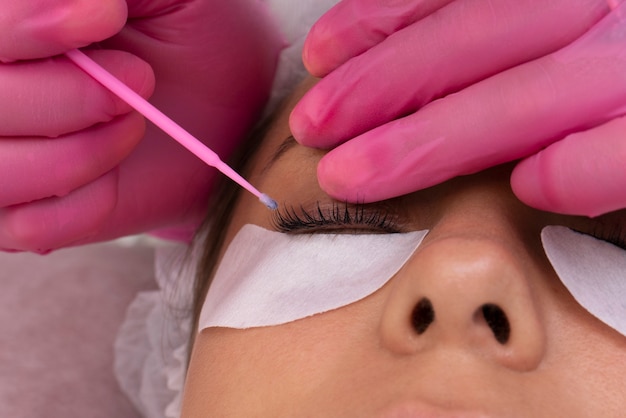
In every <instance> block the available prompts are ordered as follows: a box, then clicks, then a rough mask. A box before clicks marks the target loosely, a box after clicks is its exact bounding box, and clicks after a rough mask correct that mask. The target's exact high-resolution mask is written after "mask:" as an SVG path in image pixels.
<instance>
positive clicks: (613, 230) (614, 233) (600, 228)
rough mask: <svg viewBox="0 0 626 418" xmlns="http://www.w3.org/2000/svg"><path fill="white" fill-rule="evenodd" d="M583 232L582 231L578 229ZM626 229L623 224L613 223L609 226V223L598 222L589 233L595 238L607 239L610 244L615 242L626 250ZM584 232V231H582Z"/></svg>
mask: <svg viewBox="0 0 626 418" xmlns="http://www.w3.org/2000/svg"><path fill="white" fill-rule="evenodd" d="M578 232H581V231H578ZM625 232H626V231H624V228H622V226H621V225H613V226H611V227H609V226H608V225H601V224H598V225H596V226H595V227H594V228H593V231H591V232H590V233H588V235H591V236H592V237H594V238H597V239H599V240H602V241H606V242H608V243H610V244H613V245H615V246H617V247H619V248H621V249H622V250H626V234H625ZM581 233H584V232H581Z"/></svg>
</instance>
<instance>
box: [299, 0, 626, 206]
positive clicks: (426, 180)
mask: <svg viewBox="0 0 626 418" xmlns="http://www.w3.org/2000/svg"><path fill="white" fill-rule="evenodd" d="M625 7H626V6H624V5H623V6H620V7H619V8H618V9H617V10H616V11H614V12H613V13H611V14H610V15H609V16H607V14H608V13H609V10H610V9H609V6H608V4H607V2H606V0H595V1H589V0H555V1H550V2H540V3H538V2H537V1H535V0H501V1H495V2H494V1H484V0H464V1H459V0H457V1H452V0H422V1H393V2H388V5H387V6H381V2H380V1H375V0H343V1H342V2H340V3H339V4H338V5H337V6H336V7H335V8H334V9H331V11H329V12H328V13H327V14H326V15H325V16H323V17H322V18H321V19H320V21H319V22H318V23H317V24H316V25H315V26H314V27H313V29H312V30H311V32H310V34H309V37H308V39H307V42H306V44H305V49H304V53H303V56H304V60H305V62H306V65H307V68H308V69H309V71H310V72H312V73H313V74H314V75H317V76H326V77H325V78H323V79H322V80H321V81H320V82H319V83H318V84H317V86H315V87H314V88H313V89H312V90H311V91H309V93H308V94H307V95H306V96H305V97H304V98H303V99H302V101H301V102H300V103H299V104H298V106H297V107H296V108H295V109H294V111H293V113H292V115H291V119H290V124H291V129H292V132H293V134H294V136H295V138H296V139H297V140H298V141H299V142H301V143H303V144H304V145H308V146H314V147H322V148H330V147H335V146H338V145H339V146H338V147H337V148H335V149H334V150H332V151H331V152H330V153H328V154H327V155H326V156H325V157H324V158H323V159H322V161H321V162H320V165H319V167H318V177H319V181H320V184H321V186H322V187H323V188H324V189H325V190H326V191H327V192H329V193H330V194H331V195H333V196H334V197H336V198H338V199H342V200H350V201H365V202H369V201H376V200H381V199H385V198H389V197H393V196H398V195H401V194H404V193H408V192H412V191H415V190H419V189H422V188H425V187H428V186H431V185H434V184H437V183H439V182H441V181H444V180H446V179H449V178H451V177H454V176H457V175H463V174H469V173H473V172H476V171H479V170H482V169H485V168H487V167H489V166H492V165H496V164H500V163H503V162H506V161H513V160H516V159H520V158H523V157H526V156H531V157H529V158H528V159H527V160H525V161H523V162H522V163H521V164H519V165H518V166H517V168H516V169H515V171H514V173H513V176H512V185H513V188H514V191H515V192H516V193H517V195H518V196H519V197H520V198H521V199H522V200H524V201H525V202H527V203H529V204H531V205H533V206H536V207H538V208H541V209H546V210H551V211H557V212H563V213H570V214H585V215H597V214H600V213H604V212H608V211H612V210H615V209H619V208H625V207H626V192H624V190H626V174H625V171H624V169H623V166H624V163H626V147H625V146H624V145H622V144H626V141H624V137H625V136H626V133H624V132H626V130H624V128H625V127H626V121H624V120H615V121H614V122H610V123H608V124H606V125H605V126H603V125H602V124H604V123H605V122H607V121H609V120H611V119H613V118H615V117H616V116H618V115H621V114H623V113H624V112H626V108H625V107H624V106H626V85H625V84H624V83H623V80H624V78H625V77H626V53H625V52H624V51H626V39H625V38H624V36H623V35H622V33H626V20H625V21H624V22H622V21H621V20H622V17H621V16H622V15H623V16H626V8H625ZM605 16H606V18H605ZM624 19H626V17H625V18H624ZM594 25H595V26H594ZM592 26H594V28H593V29H592V30H591V31H590V32H589V33H587V34H585V32H587V31H588V30H589V28H590V27H592ZM583 34H585V35H583ZM577 132H578V133H577ZM573 133H576V134H573ZM569 134H573V135H569ZM563 138H565V139H564V140H563ZM340 144H343V145H340ZM544 147H547V148H546V149H545V150H544V151H541V152H540V150H542V149H543V148H544ZM537 153H538V154H537Z"/></svg>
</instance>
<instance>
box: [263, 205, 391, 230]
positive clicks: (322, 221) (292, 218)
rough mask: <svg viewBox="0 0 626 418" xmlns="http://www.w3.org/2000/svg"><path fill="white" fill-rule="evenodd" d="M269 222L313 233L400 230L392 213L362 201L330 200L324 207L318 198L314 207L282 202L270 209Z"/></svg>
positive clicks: (278, 228)
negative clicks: (271, 213)
mask: <svg viewBox="0 0 626 418" xmlns="http://www.w3.org/2000/svg"><path fill="white" fill-rule="evenodd" d="M272 225H273V226H274V228H275V229H276V230H277V231H279V232H284V233H292V234H293V233H312V232H321V231H333V230H346V229H350V227H352V229H353V230H357V229H359V230H361V229H362V230H366V231H370V232H378V233H398V232H401V231H400V228H399V227H398V226H397V222H396V220H395V219H394V217H393V216H390V215H389V214H388V213H386V212H384V211H382V210H380V209H375V208H367V207H366V205H363V204H349V203H343V204H340V203H336V202H335V203H333V204H332V206H329V207H326V208H323V207H322V205H321V204H320V202H317V204H316V208H315V209H314V210H313V211H308V210H307V209H305V208H304V206H302V205H301V206H299V207H298V208H297V209H296V208H295V207H293V206H281V207H280V208H279V209H278V210H277V211H275V212H274V213H273V216H272Z"/></svg>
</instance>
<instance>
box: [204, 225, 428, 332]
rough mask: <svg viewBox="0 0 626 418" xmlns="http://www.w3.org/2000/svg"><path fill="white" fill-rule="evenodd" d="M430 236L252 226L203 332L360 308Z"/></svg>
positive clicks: (232, 255)
mask: <svg viewBox="0 0 626 418" xmlns="http://www.w3.org/2000/svg"><path fill="white" fill-rule="evenodd" d="M427 232H428V231H417V232H409V233H402V234H311V235H309V234H302V235H288V234H283V233H280V232H273V231H268V230H266V229H263V228H261V227H258V226H256V225H245V226H244V227H243V228H242V229H241V230H240V231H239V233H238V234H237V235H236V236H235V238H234V239H233V241H232V243H231V244H230V245H229V247H228V249H227V250H226V253H225V254H224V257H223V258H222V261H221V263H220V266H219V267H218V269H217V272H216V273H215V277H214V279H213V282H212V284H211V286H210V288H209V292H208V294H207V297H206V300H205V302H204V305H203V306H202V311H201V313H200V319H199V322H198V330H199V331H201V330H203V329H205V328H209V327H227V328H250V327H262V326H270V325H279V324H284V323H287V322H291V321H295V320H298V319H302V318H306V317H308V316H311V315H315V314H318V313H322V312H327V311H330V310H332V309H337V308H340V307H342V306H346V305H349V304H351V303H353V302H356V301H358V300H361V299H363V298H365V297H366V296H369V295H371V294H372V293H374V292H376V291H377V290H378V289H380V288H381V287H382V286H383V285H384V284H385V283H387V281H389V279H391V277H393V276H394V275H395V274H396V273H397V272H398V270H400V268H401V267H402V266H403V265H404V264H405V263H406V261H407V260H408V259H409V257H410V256H411V254H413V252H414V251H415V249H416V248H417V247H418V246H419V244H420V243H421V242H422V240H423V238H424V236H426V234H427Z"/></svg>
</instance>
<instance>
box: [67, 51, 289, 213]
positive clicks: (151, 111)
mask: <svg viewBox="0 0 626 418" xmlns="http://www.w3.org/2000/svg"><path fill="white" fill-rule="evenodd" d="M65 55H66V56H67V57H68V58H69V59H70V60H71V61H72V62H74V64H76V65H78V66H79V67H80V68H82V69H83V70H84V71H85V72H86V73H87V74H89V75H90V76H92V77H93V78H94V79H96V80H97V81H98V82H99V83H100V84H102V85H103V86H105V87H106V88H108V89H109V90H111V91H112V92H113V93H114V94H116V95H117V96H118V97H119V98H121V99H122V100H124V101H125V102H126V103H128V104H129V105H130V106H132V107H133V108H134V109H135V110H137V111H138V112H139V113H141V114H142V115H144V116H145V117H146V118H147V119H148V120H150V121H151V122H152V123H154V124H155V125H156V126H158V127H159V128H161V129H162V130H163V131H164V132H165V133H167V134H168V135H170V136H171V137H172V138H174V139H175V140H176V141H178V142H179V143H180V144H181V145H182V146H183V147H185V148H187V149H188V150H189V151H191V153H193V154H194V155H196V156H197V157H198V158H200V159H201V160H202V161H204V162H205V163H207V164H208V165H210V166H211V167H215V168H217V169H218V170H219V171H221V172H222V173H224V174H225V175H226V176H228V177H230V178H231V179H232V180H233V181H235V182H236V183H238V184H239V185H241V186H242V187H243V188H244V189H246V190H248V191H249V192H250V193H252V194H253V195H255V196H256V197H258V198H259V200H260V201H261V203H263V204H264V205H265V206H267V207H268V208H269V209H272V210H275V209H276V208H278V204H277V203H276V201H275V200H274V199H272V198H271V197H269V196H268V195H266V194H265V193H261V192H259V191H258V190H257V189H256V188H255V187H254V186H252V185H251V184H250V183H249V182H248V181H247V180H246V179H244V178H243V177H241V176H240V175H239V174H238V173H237V172H236V171H235V170H233V169H232V168H230V167H229V166H228V165H226V163H224V162H223V161H222V160H220V157H219V156H218V155H217V154H216V153H215V152H214V151H213V150H211V149H210V148H209V147H207V146H206V145H204V144H203V143H202V142H200V141H199V140H198V139H197V138H196V137H194V136H193V135H191V134H190V133H189V132H187V131H186V130H184V129H183V128H181V127H180V125H178V124H177V123H176V122H174V121H173V120H171V119H170V118H168V117H167V116H166V115H165V114H164V113H163V112H161V111H160V110H159V109H157V108H156V107H154V106H153V105H152V104H150V103H149V102H148V101H147V100H146V99H144V98H143V97H141V96H140V95H138V94H137V93H135V92H134V91H133V90H131V89H130V88H129V87H128V86H127V85H126V84H124V83H122V82H121V81H120V80H119V79H117V78H116V77H115V76H114V75H113V74H111V73H109V72H108V71H107V70H105V69H104V68H102V67H101V66H100V65H99V64H98V63H96V62H95V61H94V60H92V59H91V58H89V57H88V56H87V55H85V54H83V53H82V52H81V51H79V50H77V49H73V50H71V51H68V52H66V53H65Z"/></svg>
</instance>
